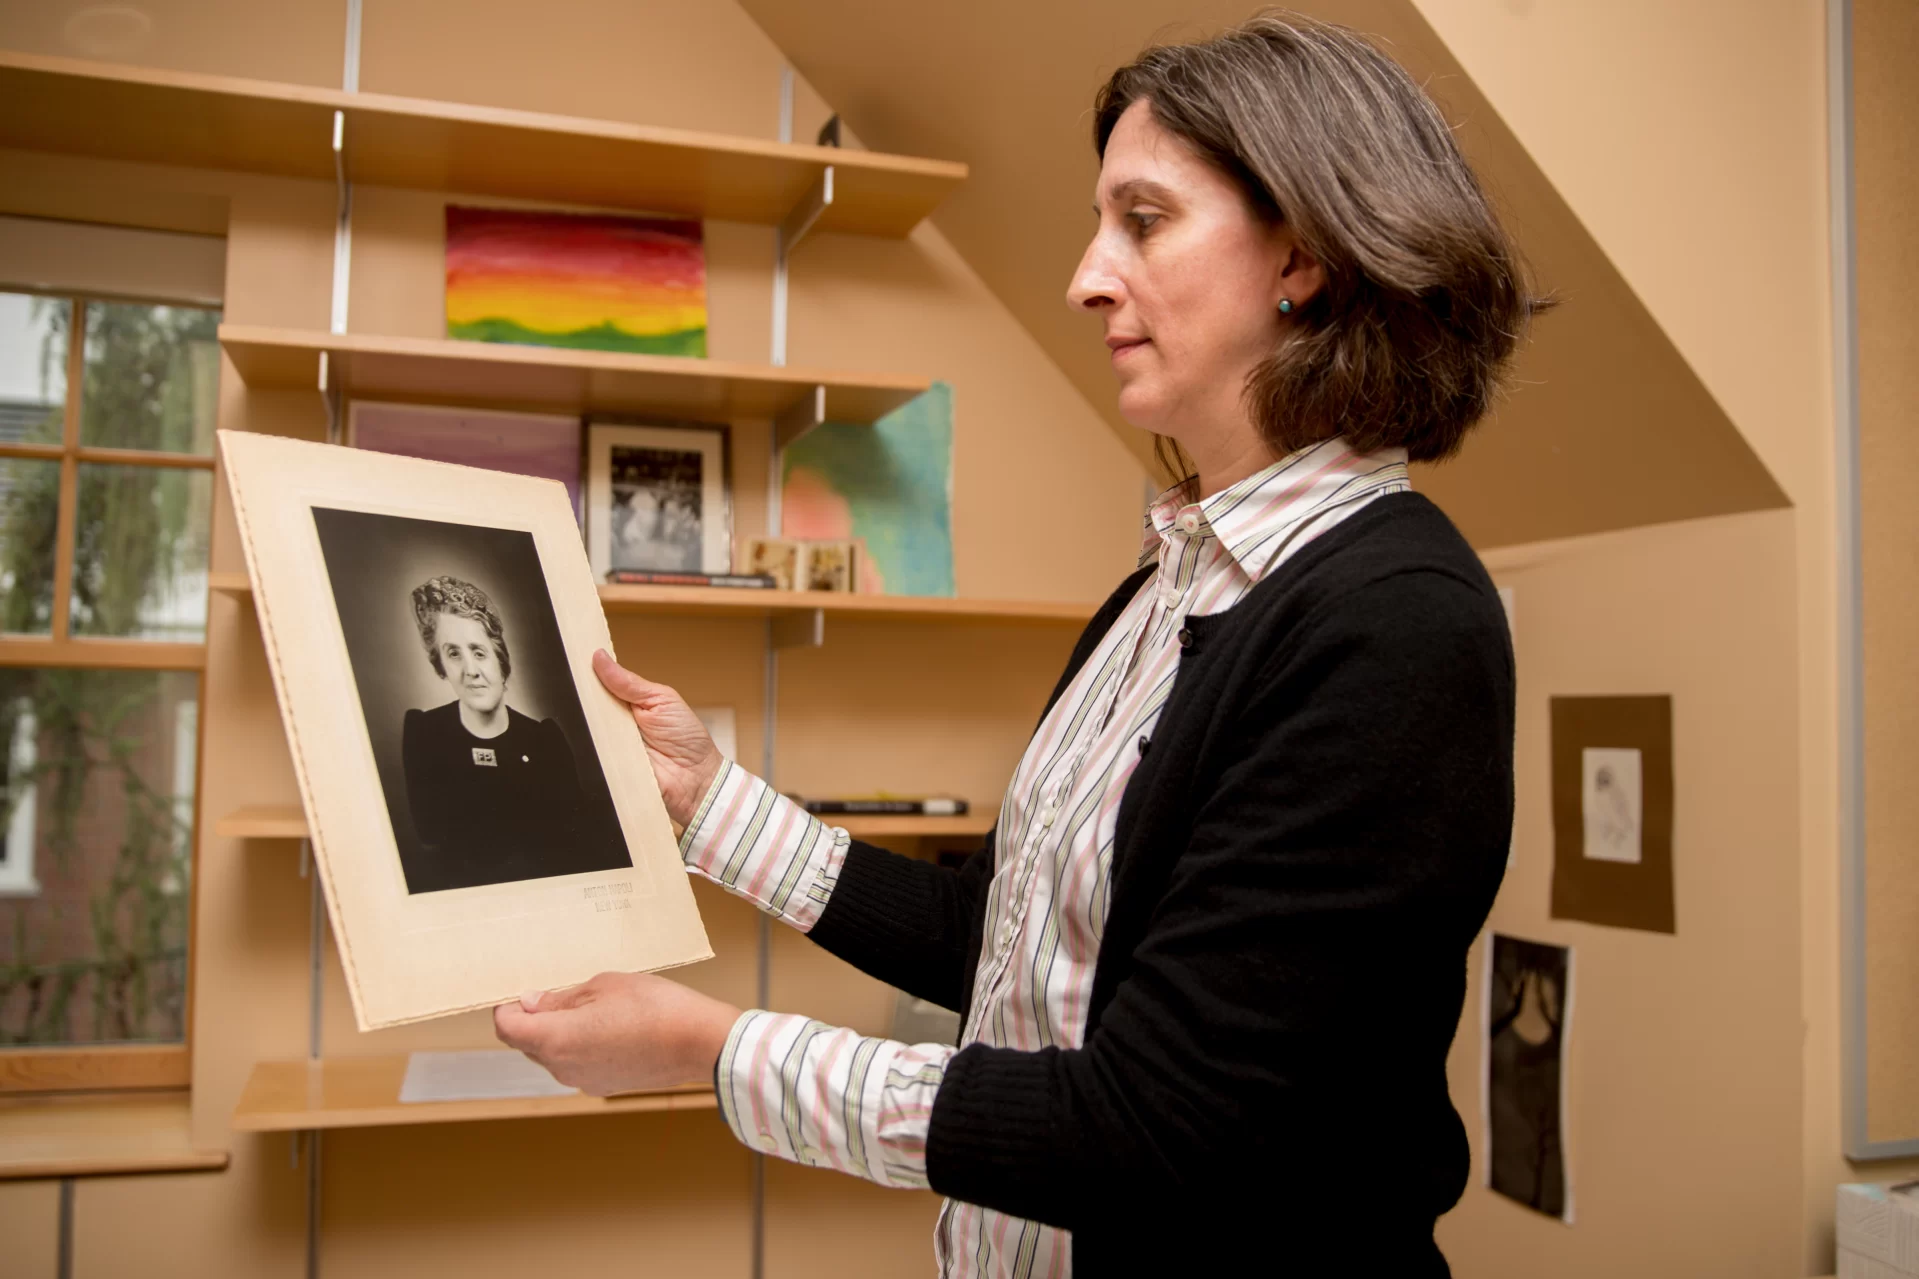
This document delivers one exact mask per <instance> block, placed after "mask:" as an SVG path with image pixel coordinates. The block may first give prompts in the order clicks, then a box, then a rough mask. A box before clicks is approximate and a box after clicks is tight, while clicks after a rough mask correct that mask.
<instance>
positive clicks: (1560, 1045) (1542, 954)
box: [1483, 933, 1572, 1222]
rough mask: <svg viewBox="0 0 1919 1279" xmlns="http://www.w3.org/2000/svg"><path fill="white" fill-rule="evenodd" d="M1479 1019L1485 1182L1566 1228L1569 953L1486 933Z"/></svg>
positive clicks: (1569, 1198) (1562, 948)
mask: <svg viewBox="0 0 1919 1279" xmlns="http://www.w3.org/2000/svg"><path fill="white" fill-rule="evenodd" d="M1483 1016H1484V1029H1485V1040H1484V1044H1483V1049H1484V1056H1483V1061H1484V1067H1483V1068H1484V1070H1485V1072H1486V1074H1485V1079H1484V1088H1483V1096H1484V1105H1485V1115H1486V1184H1487V1185H1488V1186H1490V1187H1491V1188H1492V1189H1493V1190H1495V1191H1497V1192H1498V1193H1500V1194H1502V1195H1504V1196H1506V1198H1508V1199H1511V1200H1513V1201H1515V1202H1517V1203H1522V1204H1524V1205H1526V1206H1527V1207H1528V1208H1531V1209H1533V1210H1535V1211H1537V1212H1542V1213H1544V1214H1546V1215H1547V1216H1549V1217H1557V1218H1559V1219H1560V1220H1561V1221H1565V1222H1571V1221H1572V1192H1571V1190H1570V1188H1569V1183H1568V1177H1567V1170H1566V1137H1565V1099H1566V1094H1565V1080H1566V1074H1565V1072H1566V1037H1567V1032H1568V1030H1569V1029H1570V1026H1571V1019H1572V949H1571V948H1570V947H1566V946H1553V945H1548V944H1547V943H1544V942H1533V941H1524V940H1521V939H1520V938H1517V937H1507V936H1504V935H1503V934H1500V933H1491V934H1488V942H1487V963H1486V994H1485V1003H1484V1006H1483Z"/></svg>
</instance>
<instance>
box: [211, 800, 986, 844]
mask: <svg viewBox="0 0 1919 1279" xmlns="http://www.w3.org/2000/svg"><path fill="white" fill-rule="evenodd" d="M994 818H995V814H993V813H968V814H966V815H965V816H963V817H894V816H878V815H864V814H861V815H849V816H844V817H838V818H826V819H823V820H825V821H827V822H828V823H829V824H830V825H833V826H840V827H844V828H845V830H846V832H847V834H849V835H852V836H854V837H855V838H858V839H908V838H915V839H916V838H927V839H934V838H944V837H948V836H967V835H984V834H985V833H986V832H987V831H989V830H991V829H993V821H994ZM213 833H214V834H215V835H218V836H219V837H220V838H222V839H260V840H279V839H305V838H306V837H307V818H306V813H305V812H304V811H303V810H302V809H301V808H300V806H299V805H298V804H256V805H249V806H248V807H246V808H236V809H234V810H233V811H232V812H230V813H228V814H227V815H226V816H224V817H222V818H220V819H219V820H218V821H216V822H215V823H214V824H213Z"/></svg>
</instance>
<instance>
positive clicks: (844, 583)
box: [801, 542, 860, 594]
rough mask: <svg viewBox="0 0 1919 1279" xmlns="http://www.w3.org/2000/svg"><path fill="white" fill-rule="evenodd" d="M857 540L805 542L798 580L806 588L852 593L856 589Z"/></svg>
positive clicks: (857, 576) (857, 570)
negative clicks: (804, 552)
mask: <svg viewBox="0 0 1919 1279" xmlns="http://www.w3.org/2000/svg"><path fill="white" fill-rule="evenodd" d="M858 558H859V543H857V542H808V543H807V544H806V554H805V556H804V557H803V560H804V571H803V572H802V574H801V581H802V582H803V583H804V584H805V589H807V590H809V591H836V592H841V593H844V594H851V593H852V592H854V591H856V590H858V589H859V580H860V578H859V564H858Z"/></svg>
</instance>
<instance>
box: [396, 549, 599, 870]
mask: <svg viewBox="0 0 1919 1279" xmlns="http://www.w3.org/2000/svg"><path fill="white" fill-rule="evenodd" d="M413 618H414V621H415V623H416V624H417V625H418V626H419V629H420V642H421V643H422V644H423V645H425V647H426V660H427V661H428V663H430V664H431V665H432V667H433V673H434V674H435V675H438V676H439V677H440V678H441V679H443V680H445V681H446V682H447V686H448V687H449V688H450V689H451V690H452V693H453V700H452V701H450V702H448V703H446V704H445V705H444V706H436V707H434V708H433V709H432V710H428V711H422V710H409V711H408V712H407V713H406V727H405V730H404V734H403V745H402V748H401V759H402V762H403V764H404V767H405V770H406V796H407V804H408V806H409V807H410V808H411V809H412V813H413V830H414V833H415V834H416V835H418V836H419V841H420V845H421V850H422V853H423V854H424V859H425V863H426V864H425V866H424V867H422V868H421V869H422V870H423V871H424V874H423V875H420V876H414V875H409V881H410V882H414V883H415V884H416V885H424V886H426V887H428V889H429V890H436V889H445V888H465V887H470V886H472V885H474V884H496V883H502V882H506V881H510V880H517V879H535V878H539V877H542V876H546V875H558V874H566V873H569V872H570V871H572V870H573V869H576V867H575V866H574V865H573V862H574V861H575V860H576V859H577V857H578V856H579V855H580V852H581V846H582V845H591V844H595V843H596V842H597V841H595V840H593V839H590V838H588V836H589V835H590V833H591V831H592V823H590V822H589V821H587V820H586V803H585V798H584V796H583V794H582V792H581V789H580V780H579V773H578V772H577V771H576V770H575V768H574V761H573V752H572V750H571V749H570V748H569V747H568V746H567V742H566V734H565V733H563V732H562V731H561V730H560V726H559V725H558V724H557V723H555V722H554V721H553V720H550V719H541V720H535V719H533V718H532V717H531V716H528V715H523V714H521V713H520V712H519V711H516V710H514V709H513V708H512V707H511V706H508V705H507V704H506V689H507V681H508V679H509V678H510V677H511V676H512V674H513V657H512V654H511V652H510V651H509V650H508V648H507V643H506V626H505V624H504V623H503V622H502V621H501V620H500V614H499V612H498V611H497V610H496V609H495V608H494V607H493V601H492V600H490V599H489V598H487V594H486V592H485V591H483V590H481V589H480V588H479V587H477V586H475V585H473V584H472V583H471V582H463V581H461V580H460V579H459V578H457V577H436V578H434V579H432V580H431V581H429V582H426V583H425V584H423V585H421V586H419V587H416V588H415V589H414V591H413ZM415 891H420V887H419V886H416V887H415Z"/></svg>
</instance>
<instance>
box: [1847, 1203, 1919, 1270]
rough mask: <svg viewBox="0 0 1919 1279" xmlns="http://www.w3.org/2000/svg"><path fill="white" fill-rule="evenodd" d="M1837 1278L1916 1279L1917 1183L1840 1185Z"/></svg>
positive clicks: (1918, 1261) (1918, 1241)
mask: <svg viewBox="0 0 1919 1279" xmlns="http://www.w3.org/2000/svg"><path fill="white" fill-rule="evenodd" d="M1838 1227H1839V1231H1838V1233H1839V1279H1909V1277H1911V1279H1919V1182H1907V1183H1904V1184H1901V1185H1898V1186H1881V1185H1866V1184H1860V1183H1854V1184H1850V1185H1844V1186H1841V1187H1839V1204H1838Z"/></svg>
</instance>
